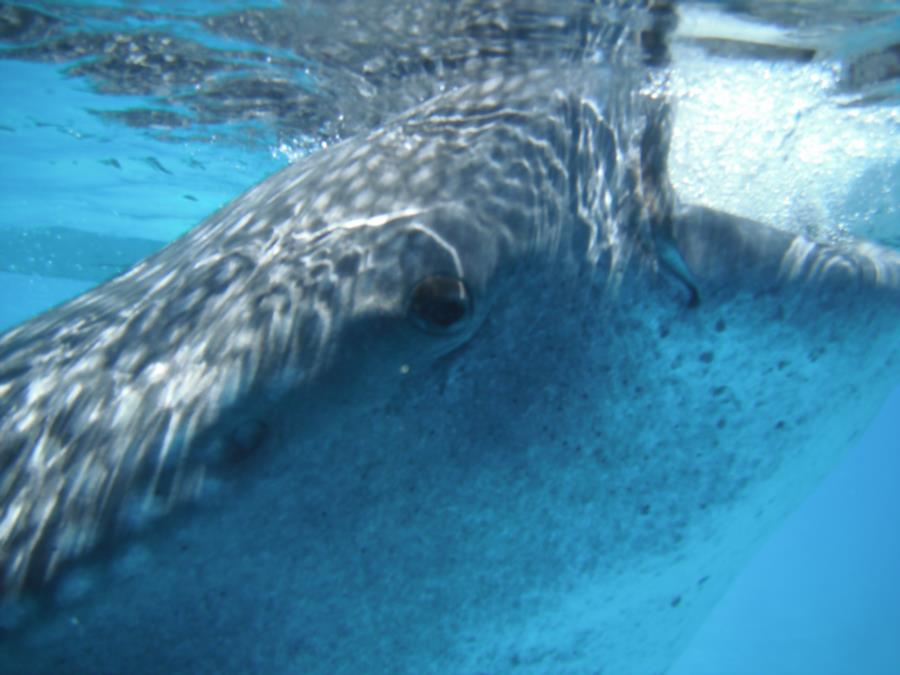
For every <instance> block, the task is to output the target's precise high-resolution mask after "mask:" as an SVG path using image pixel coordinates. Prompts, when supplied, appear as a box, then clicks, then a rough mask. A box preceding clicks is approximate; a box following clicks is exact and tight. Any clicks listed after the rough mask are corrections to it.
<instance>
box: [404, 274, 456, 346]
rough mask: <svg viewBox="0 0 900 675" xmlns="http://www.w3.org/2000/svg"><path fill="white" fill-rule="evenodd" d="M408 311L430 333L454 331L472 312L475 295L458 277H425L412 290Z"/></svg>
mask: <svg viewBox="0 0 900 675" xmlns="http://www.w3.org/2000/svg"><path fill="white" fill-rule="evenodd" d="M407 313H408V314H409V316H410V318H412V320H413V321H415V322H416V324H417V325H418V326H419V327H420V328H422V329H423V330H426V331H428V332H429V333H455V332H457V331H458V330H460V329H461V328H463V326H465V325H466V319H468V318H469V316H470V315H471V314H472V298H471V296H470V295H469V291H468V289H466V285H465V284H464V283H463V282H462V281H461V280H460V279H457V278H455V277H445V276H433V277H426V278H425V279H423V280H422V281H420V282H419V283H418V284H416V287H415V288H414V289H413V292H412V295H411V296H410V299H409V305H408V307H407Z"/></svg>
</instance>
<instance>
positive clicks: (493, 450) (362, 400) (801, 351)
mask: <svg viewBox="0 0 900 675" xmlns="http://www.w3.org/2000/svg"><path fill="white" fill-rule="evenodd" d="M635 34H636V35H641V31H637V32H636V33H635ZM651 43H652V40H651ZM475 75H476V74H475V73H473V74H472V77H471V78H470V79H471V80H472V81H470V82H468V83H465V84H460V85H459V86H456V87H453V88H451V89H450V90H449V91H447V92H445V93H439V94H436V95H435V96H433V97H431V98H429V99H428V100H427V101H425V102H424V103H422V104H420V105H418V106H416V107H414V108H413V109H411V110H409V111H408V112H406V113H403V114H401V115H399V116H397V117H394V118H392V119H391V120H389V121H388V122H386V123H384V124H382V125H380V126H379V127H378V128H377V129H375V130H373V131H371V132H369V133H362V134H360V135H358V136H356V137H355V138H353V139H350V140H348V141H346V142H344V143H342V144H340V145H337V146H335V147H333V148H331V149H329V150H327V151H323V152H321V153H318V154H316V155H314V156H312V157H310V158H309V159H307V160H305V161H303V162H300V163H298V164H296V165H294V166H292V167H289V168H287V169H285V170H284V171H282V172H280V173H278V174H276V175H274V176H272V177H271V178H269V179H268V180H266V181H264V182H263V183H261V184H259V185H258V186H256V187H254V188H252V189H251V190H250V191H248V192H247V193H245V194H244V195H243V196H241V197H239V198H238V199H237V200H235V201H234V202H232V203H231V204H230V205H228V206H226V207H225V208H223V209H222V210H221V211H219V212H218V213H216V214H214V215H213V216H211V217H210V218H209V219H208V220H207V221H205V222H204V223H202V224H201V225H200V226H198V227H197V228H196V229H195V230H193V231H192V232H191V233H189V234H188V235H186V236H185V237H183V238H182V239H180V240H178V241H177V242H175V243H174V244H172V245H171V246H169V247H167V248H166V249H164V250H163V251H161V252H159V253H157V254H155V255H153V256H151V257H150V258H148V259H147V260H146V261H144V262H142V263H140V264H138V265H137V266H135V267H134V268H132V269H131V270H130V271H128V272H126V273H125V274H124V275H122V276H120V277H117V278H116V279H114V280H112V281H110V282H108V283H106V284H104V285H102V286H100V287H98V288H97V289H95V290H93V291H91V292H89V293H87V294H85V295H83V296H81V297H79V298H77V299H75V300H73V301H71V302H69V303H66V304H65V305H62V306H60V307H58V308H56V309H54V310H51V311H50V312H47V313H45V314H43V315H41V316H39V317H37V318H35V319H33V320H31V321H29V322H27V323H25V324H23V325H21V326H19V327H18V328H15V329H13V330H12V331H10V332H8V333H6V334H5V335H4V336H2V337H0V411H2V416H0V472H2V473H0V505H2V515H0V583H2V591H3V596H4V598H5V604H4V606H3V614H2V618H3V622H4V627H5V632H4V635H3V638H4V639H3V642H2V643H0V665H2V666H3V669H4V670H7V671H9V672H27V673H42V672H48V673H49V672H53V673H60V672H71V673H78V672H92V673H119V672H135V673H155V672H191V673H202V672H209V673H226V672H234V673H238V672H241V673H244V672H285V673H286V672H302V673H360V672H366V673H380V672H383V673H401V672H402V673H501V672H523V673H547V672H572V673H596V672H601V673H655V672H662V671H664V670H665V668H666V667H667V665H669V664H670V663H671V662H672V660H673V658H674V657H675V656H676V655H677V654H678V652H679V650H680V649H681V648H682V647H683V645H684V643H685V641H686V639H687V637H688V636H689V635H690V633H691V631H692V630H693V629H694V628H695V627H696V626H697V625H698V624H699V622H700V621H701V620H702V618H703V617H704V615H705V614H706V612H707V611H708V610H709V608H710V607H711V605H712V604H713V603H714V602H715V600H716V599H717V598H718V597H719V595H720V594H721V593H722V591H723V589H724V588H725V587H726V586H727V584H728V582H729V581H730V579H731V578H732V576H733V575H734V574H735V572H736V571H737V570H738V569H740V567H741V565H742V564H743V562H744V561H745V560H746V557H747V556H748V555H749V553H750V552H751V551H752V550H753V548H754V546H755V545H756V544H757V543H758V542H759V541H760V540H761V538H763V537H764V536H765V535H766V533H767V532H768V531H769V530H770V529H771V527H772V526H773V525H774V524H776V523H777V522H778V521H779V520H780V519H781V518H783V517H784V515H785V514H786V513H787V512H789V511H790V510H791V509H792V508H793V507H794V506H795V505H796V504H797V503H798V502H799V500H800V499H802V498H803V496H805V495H806V494H807V493H808V491H809V490H810V489H811V487H812V486H813V485H815V483H816V482H817V481H818V480H819V478H821V476H822V475H824V474H825V473H826V472H827V471H828V470H829V469H830V467H831V466H832V465H833V464H834V462H835V461H836V459H837V458H838V457H839V456H840V453H841V452H842V451H843V450H844V449H846V448H847V447H848V446H849V445H850V444H852V443H853V441H854V440H855V439H856V438H857V437H858V435H859V434H860V433H861V431H862V430H863V429H864V428H865V427H866V424H867V422H868V421H869V419H870V418H871V416H872V415H873V414H874V412H875V410H877V407H878V406H879V404H880V403H881V401H882V400H883V399H884V397H885V396H886V393H887V392H888V391H889V390H890V389H891V388H893V387H894V386H895V385H896V383H897V380H898V377H897V373H898V362H897V349H896V347H897V343H898V331H900V322H898V302H900V265H898V258H897V256H896V254H894V253H892V252H889V251H886V250H884V249H880V248H877V247H875V246H873V245H870V244H859V245H856V246H845V247H840V248H839V247H832V246H827V245H823V244H819V243H816V242H812V241H809V240H806V239H804V238H803V237H800V236H796V235H793V234H789V233H786V232H782V231H778V230H775V229H772V228H769V227H766V226H765V225H761V224H758V223H755V222H751V221H746V220H742V219H739V218H735V217H732V216H729V215H726V214H721V213H716V212H713V211H711V210H708V209H704V208H702V207H698V206H686V205H679V204H678V203H677V200H676V199H675V197H674V195H673V194H672V192H671V189H670V187H669V185H668V180H667V176H666V172H665V157H666V154H667V137H668V133H669V131H668V112H667V110H666V107H665V104H664V102H661V101H660V100H658V98H656V97H655V96H654V95H652V93H645V92H644V91H643V90H642V89H641V87H640V86H639V84H640V79H639V78H638V80H636V79H635V75H634V73H632V72H623V71H622V70H621V69H619V68H617V67H615V65H612V66H606V67H604V66H601V65H599V64H597V63H594V62H590V61H589V62H588V63H582V62H581V60H577V61H572V60H565V61H560V62H553V63H551V64H549V65H545V67H543V68H536V67H535V68H532V67H529V68H527V69H525V70H523V71H521V72H519V71H516V70H515V69H509V68H503V69H500V70H497V69H495V68H491V69H484V70H480V71H478V72H477V77H476V76H475ZM179 505H180V506H181V508H177V509H176V508H175V507H176V506H179Z"/></svg>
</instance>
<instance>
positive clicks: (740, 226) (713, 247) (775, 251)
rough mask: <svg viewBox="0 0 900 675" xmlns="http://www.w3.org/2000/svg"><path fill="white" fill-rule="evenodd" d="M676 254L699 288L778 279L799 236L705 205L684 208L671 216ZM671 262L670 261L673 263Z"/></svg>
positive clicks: (670, 231)
mask: <svg viewBox="0 0 900 675" xmlns="http://www.w3.org/2000/svg"><path fill="white" fill-rule="evenodd" d="M668 238H669V240H670V242H671V247H672V249H673V253H670V254H669V255H670V257H673V258H674V257H676V256H677V259H678V260H679V263H680V264H681V265H682V266H683V267H684V269H685V272H684V273H685V274H687V275H689V276H690V278H691V279H692V280H693V281H694V283H695V285H696V286H697V288H698V292H699V289H702V288H703V287H706V286H713V285H716V286H718V285H721V284H723V283H727V282H733V281H737V276H740V278H741V279H742V281H744V282H746V279H747V275H748V274H749V275H752V276H758V277H759V279H760V280H774V279H776V278H777V277H778V273H779V270H780V267H781V260H782V258H783V257H784V255H785V253H786V252H787V250H788V249H789V248H790V246H791V242H792V240H793V239H794V238H795V235H792V234H791V233H789V232H785V231H783V230H777V229H775V228H773V227H769V226H768V225H764V224H762V223H758V222H756V221H753V220H750V219H748V218H741V217H739V216H734V215H731V214H730V213H725V212H724V211H716V210H715V209H710V208H707V207H705V206H682V207H680V208H679V209H678V210H677V211H676V212H675V213H674V214H673V216H672V219H671V227H670V228H669V232H668ZM670 264H671V263H670Z"/></svg>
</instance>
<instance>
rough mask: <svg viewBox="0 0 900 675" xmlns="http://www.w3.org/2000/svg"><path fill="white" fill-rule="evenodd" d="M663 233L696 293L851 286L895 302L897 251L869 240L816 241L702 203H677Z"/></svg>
mask: <svg viewBox="0 0 900 675" xmlns="http://www.w3.org/2000/svg"><path fill="white" fill-rule="evenodd" d="M667 238H668V240H669V241H670V242H671V246H672V248H673V249H674V251H675V253H674V254H673V255H672V256H670V257H673V258H677V260H679V261H680V264H682V265H683V266H684V267H685V269H686V271H685V272H682V274H686V275H688V276H689V278H690V279H692V280H693V281H694V282H695V284H696V287H697V289H698V292H704V290H705V289H707V288H710V289H711V288H717V289H723V288H727V287H728V286H731V285H735V286H739V287H741V288H744V289H747V288H752V287H756V288H757V289H759V290H766V289H772V288H774V287H783V286H785V285H793V284H802V285H804V286H807V287H811V288H815V289H817V291H819V292H821V291H828V290H830V291H838V290H843V291H847V290H850V291H853V292H865V293H869V294H871V293H877V294H880V295H883V296H890V297H891V298H896V299H897V300H898V301H900V254H898V253H897V252H896V251H893V250H889V249H885V248H882V247H880V246H877V245H875V244H872V243H869V242H861V243H856V244H842V245H834V244H830V243H820V242H816V241H813V240H810V239H808V238H806V237H804V236H802V235H799V234H795V233H792V232H788V231H785V230H780V229H777V228H775V227H771V226H769V225H765V224H763V223H759V222H756V221H754V220H750V219H748V218H741V217H739V216H734V215H731V214H729V213H725V212H722V211H716V210H714V209H710V208H706V207H703V206H687V207H681V208H680V209H679V210H678V211H677V213H675V214H674V215H673V217H672V219H671V226H670V228H669V230H668V232H667ZM667 264H669V265H671V264H672V263H670V262H667ZM748 284H749V285H748ZM898 304H900V303H898Z"/></svg>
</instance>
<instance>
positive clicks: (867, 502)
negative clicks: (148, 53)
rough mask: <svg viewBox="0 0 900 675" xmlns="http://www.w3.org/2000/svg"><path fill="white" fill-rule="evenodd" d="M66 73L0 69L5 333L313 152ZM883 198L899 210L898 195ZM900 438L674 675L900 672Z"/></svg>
mask: <svg viewBox="0 0 900 675" xmlns="http://www.w3.org/2000/svg"><path fill="white" fill-rule="evenodd" d="M69 4H75V3H69ZM82 4H85V5H93V6H96V5H99V4H104V3H82ZM105 4H107V5H110V6H115V5H116V4H117V3H112V2H110V3H105ZM156 4H157V5H159V6H160V7H166V6H167V3H156ZM246 4H248V3H237V2H235V3H229V6H238V5H246ZM254 4H256V5H260V4H265V3H254ZM145 6H146V8H147V9H153V6H152V3H147V4H146V5H145ZM214 6H215V8H216V9H217V10H219V9H224V7H223V6H222V5H220V4H215V5H214ZM206 9H207V8H205V7H203V6H202V5H201V4H200V3H198V4H196V5H194V6H193V7H192V8H191V11H192V12H195V13H196V14H198V15H202V14H203V13H204V12H205V11H206ZM65 68H66V67H65V66H60V65H56V64H46V63H32V62H29V63H25V62H21V61H17V60H3V61H2V62H0V75H2V76H0V100H3V101H4V102H5V103H4V106H3V108H2V110H0V138H2V139H3V143H2V145H0V175H2V176H3V177H4V183H3V188H2V190H0V200H2V201H0V212H2V219H0V329H2V328H6V327H9V326H11V325H14V324H15V323H18V322H20V321H23V320H24V319H26V318H28V317H30V316H32V315H34V314H36V313H38V312H40V311H42V310H44V309H46V308H48V307H50V306H53V305H54V304H57V303H59V302H62V301H63V300H65V299H67V298H69V297H72V296H74V295H76V294H78V293H80V292H82V291H84V290H86V289H88V288H90V287H92V286H93V285H95V284H96V283H98V282H99V281H101V280H102V279H105V278H108V277H109V276H111V275H113V274H115V273H116V272H118V271H121V270H122V269H124V268H125V267H126V266H127V265H128V264H129V262H132V261H134V260H136V259H139V258H140V257H142V256H143V255H146V254H147V253H148V252H149V251H151V250H153V249H155V248H157V247H159V246H162V245H163V244H164V243H166V242H169V241H171V240H173V239H174V238H176V237H177V236H179V235H180V234H182V233H184V232H185V231H187V230H188V229H189V228H190V227H191V226H192V225H194V224H196V223H197V222H199V221H200V220H201V219H202V218H203V217H204V216H206V215H208V214H209V213H211V212H212V211H213V210H215V209H216V208H217V207H218V206H220V205H222V204H224V203H225V202H227V201H228V200H229V199H231V198H233V197H234V196H236V195H237V194H239V193H240V192H241V191H243V190H244V189H246V188H247V187H249V186H251V185H253V184H254V183H256V182H257V181H259V180H260V179H261V178H263V177H264V176H266V175H268V174H269V173H271V172H273V171H275V170H276V169H278V168H279V167H281V166H284V165H285V164H286V163H287V162H288V161H289V159H290V158H291V157H292V156H293V153H294V152H295V151H296V150H297V148H298V147H299V148H304V147H307V146H306V145H304V142H300V141H298V142H297V143H296V144H295V145H291V144H287V145H284V144H283V142H282V140H283V139H280V138H278V137H276V136H274V135H272V136H267V134H266V132H265V131H262V132H260V134H259V135H258V136H246V134H245V131H246V130H244V131H243V132H242V131H236V129H237V126H236V129H229V128H227V126H226V127H220V128H215V129H209V128H208V129H206V130H205V131H206V133H204V134H198V137H197V138H192V137H191V136H190V134H183V135H182V137H179V138H177V140H172V137H171V132H170V130H168V129H161V128H160V129H154V128H152V127H151V128H132V127H129V126H127V125H125V124H122V123H120V122H116V121H114V120H110V119H109V118H108V117H105V116H103V115H102V114H99V112H100V111H109V110H123V109H130V108H135V107H139V106H145V105H148V101H147V100H146V99H145V98H144V97H140V96H125V95H110V94H103V95H101V94H99V93H97V92H96V91H94V87H93V86H92V83H91V81H90V80H88V79H86V78H82V77H68V76H66V74H65ZM149 103H150V104H151V105H159V101H158V100H157V99H153V100H152V101H150V102H149ZM241 128H242V129H245V128H244V127H243V126H242V127H241ZM242 138H243V140H244V141H246V142H240V141H241V140H242ZM889 168H890V167H889ZM873 170H874V171H881V168H879V167H874V168H873ZM879 175H880V174H879ZM887 194H888V198H887V201H888V202H891V201H892V200H891V198H892V197H894V195H895V194H896V187H894V186H887ZM858 199H862V198H858ZM893 204H896V198H894V199H893ZM880 208H882V215H884V216H885V217H886V215H887V214H884V213H883V212H884V208H883V207H880ZM876 215H879V214H876ZM898 438H900V396H898V395H895V396H894V397H893V398H892V399H891V400H890V401H889V402H888V404H887V407H886V408H885V411H884V413H883V414H882V416H881V417H880V418H879V419H878V420H877V421H876V422H875V423H874V424H873V426H872V428H871V429H870V431H869V433H868V435H867V437H866V439H865V440H864V441H863V443H861V444H860V446H859V447H858V448H855V449H854V450H853V451H852V452H851V454H850V455H849V456H848V457H847V459H846V461H845V462H844V463H843V464H842V466H841V467H840V468H839V469H838V470H836V471H835V472H834V474H833V475H832V476H831V477H830V478H829V479H828V481H827V482H826V483H825V484H823V485H822V486H821V488H820V489H819V490H818V491H817V493H816V494H815V495H814V496H813V497H812V498H811V499H810V500H809V501H808V502H807V503H806V504H805V505H804V507H803V508H802V509H801V510H800V511H799V512H798V513H797V514H795V516H794V517H793V518H792V519H791V520H790V521H789V522H787V523H786V524H785V525H784V527H783V528H782V529H781V530H780V531H779V532H778V533H777V534H776V536H775V537H774V538H773V539H772V540H771V541H770V542H768V543H767V545H766V546H765V548H764V549H763V550H762V551H760V553H759V554H758V555H757V557H756V558H755V560H754V561H753V563H752V564H751V566H750V567H748V568H747V570H746V571H745V573H744V574H743V575H742V576H741V577H740V579H739V580H738V581H737V582H736V584H735V586H734V587H733V588H732V590H731V592H730V593H729V595H728V596H727V597H726V598H725V599H724V600H723V602H722V603H721V605H720V606H719V608H718V609H717V610H716V612H715V614H714V615H713V616H712V617H711V618H710V620H709V621H708V622H707V624H706V626H705V627H704V629H703V631H702V632H701V634H699V635H698V637H697V638H696V640H695V641H694V642H693V643H692V645H691V647H690V649H689V651H688V652H687V653H686V654H685V656H684V659H683V660H682V661H681V662H680V664H679V665H678V666H677V667H676V668H675V670H673V673H676V674H677V675H692V674H694V675H701V674H703V675H705V674H709V675H713V674H715V673H734V674H735V675H738V674H744V673H746V674H747V675H750V674H752V673H772V674H773V675H780V674H783V675H791V674H802V673H817V674H823V675H831V674H833V675H840V674H843V673H847V674H848V675H849V674H850V673H871V674H872V675H879V674H881V673H884V674H886V675H887V674H890V673H900V580H898V578H897V573H896V571H897V570H900V537H898V536H897V523H898V522H900V498H898V496H897V495H898V493H900V491H898V490H897V489H896V485H897V481H898V480H900V443H898V442H897V439H898Z"/></svg>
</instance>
